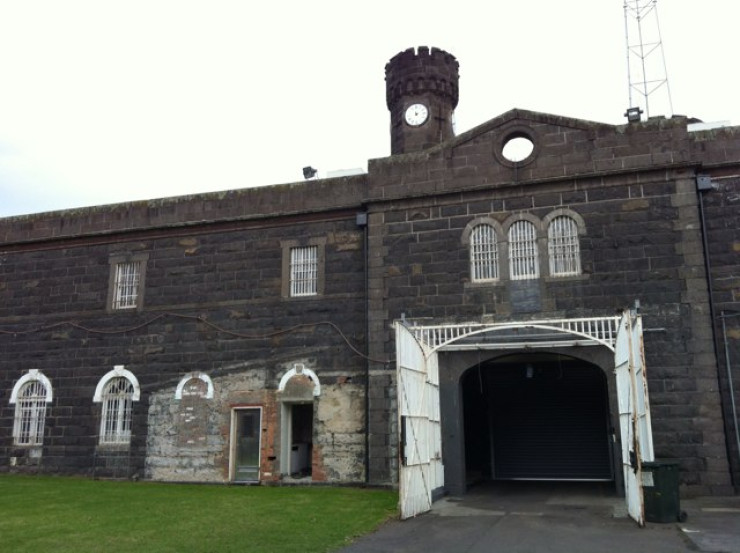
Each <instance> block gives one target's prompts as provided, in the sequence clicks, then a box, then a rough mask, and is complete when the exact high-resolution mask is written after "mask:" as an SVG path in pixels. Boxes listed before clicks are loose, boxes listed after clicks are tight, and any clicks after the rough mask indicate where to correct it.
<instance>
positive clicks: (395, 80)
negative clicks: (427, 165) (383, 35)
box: [385, 46, 459, 154]
mask: <svg viewBox="0 0 740 553" xmlns="http://www.w3.org/2000/svg"><path fill="white" fill-rule="evenodd" d="M458 67H459V65H458V63H457V60H456V59H455V57H454V56H453V55H452V54H449V53H447V52H445V51H444V50H440V49H439V48H431V49H430V48H428V47H426V46H421V47H419V48H418V49H416V50H415V49H413V48H409V49H408V50H405V51H403V52H400V53H399V54H396V55H395V56H394V57H393V58H391V60H390V61H389V62H388V63H387V64H386V66H385V82H386V104H387V106H388V109H389V110H390V112H391V153H392V154H403V153H409V152H417V151H420V150H424V149H426V148H430V147H432V146H434V145H436V144H439V143H440V142H443V141H445V140H448V139H450V138H452V137H453V136H454V130H453V126H452V118H453V113H454V110H455V108H456V107H457V101H458V81H459V73H458Z"/></svg>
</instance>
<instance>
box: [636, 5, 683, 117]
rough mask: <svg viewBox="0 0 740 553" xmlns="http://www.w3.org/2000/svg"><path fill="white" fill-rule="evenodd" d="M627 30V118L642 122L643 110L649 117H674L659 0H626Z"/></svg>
mask: <svg viewBox="0 0 740 553" xmlns="http://www.w3.org/2000/svg"><path fill="white" fill-rule="evenodd" d="M624 30H625V38H626V41H627V80H628V82H629V107H628V108H627V112H626V113H625V116H626V117H627V120H628V121H631V122H632V121H640V119H641V118H642V114H643V113H644V114H645V117H646V118H648V117H650V116H651V115H653V114H659V115H666V116H668V117H670V116H672V115H673V103H672V101H671V89H670V87H669V86H668V70H667V69H666V64H665V55H664V54H663V41H662V39H661V36H660V23H659V21H658V7H657V0H624Z"/></svg>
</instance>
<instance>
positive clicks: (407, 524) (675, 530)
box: [341, 483, 740, 553]
mask: <svg viewBox="0 0 740 553" xmlns="http://www.w3.org/2000/svg"><path fill="white" fill-rule="evenodd" d="M681 509H682V510H684V511H686V512H687V514H688V519H687V520H686V521H685V522H684V523H678V522H676V523H668V524H655V523H648V524H647V525H646V527H645V528H639V527H638V526H637V525H636V524H635V523H634V522H633V521H632V520H631V519H630V518H628V517H627V515H626V508H625V507H624V500H623V499H622V498H617V497H614V493H613V491H612V490H611V489H609V488H607V487H602V486H599V485H593V484H586V485H579V484H561V485H558V484H552V483H510V484H508V485H507V484H504V485H487V486H482V487H478V488H474V489H472V490H471V491H470V492H469V493H468V494H466V495H465V496H464V497H457V498H456V497H447V498H444V499H442V500H440V501H438V502H437V503H435V504H434V508H433V509H432V512H431V513H427V514H425V515H422V516H419V517H417V518H415V519H411V520H407V521H403V522H401V521H391V522H389V523H387V524H385V525H384V526H383V527H381V528H380V529H379V530H378V531H377V532H375V533H374V534H371V535H369V536H365V537H363V538H361V539H359V540H357V541H356V542H355V543H354V544H352V545H350V546H349V547H346V548H344V549H342V550H341V551H342V553H394V552H399V553H401V552H403V553H417V552H418V553H432V552H437V551H439V552H444V553H463V552H464V553H479V552H480V553H483V552H485V553H491V552H492V551H502V552H506V553H533V552H534V553H540V552H543V553H544V552H551V553H580V552H583V553H601V552H603V553H614V552H619V551H624V552H628V553H641V552H645V553H677V552H681V551H694V552H696V551H705V552H726V553H740V497H732V498H705V499H701V500H691V501H684V502H682V504H681Z"/></svg>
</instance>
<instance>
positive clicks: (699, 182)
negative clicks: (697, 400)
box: [696, 174, 740, 486]
mask: <svg viewBox="0 0 740 553" xmlns="http://www.w3.org/2000/svg"><path fill="white" fill-rule="evenodd" d="M716 189H717V185H716V184H715V183H713V182H712V178H711V177H710V176H709V175H703V174H698V175H696V193H697V195H698V196H699V219H700V222H701V243H702V248H703V250H704V270H705V272H706V274H707V291H708V293H709V318H710V320H711V323H712V324H711V326H712V347H713V349H714V359H715V362H716V364H717V384H720V383H721V382H722V368H721V367H720V362H719V359H720V355H719V348H718V347H717V343H718V339H719V336H717V328H716V325H715V322H714V321H715V306H714V286H713V285H712V261H711V259H710V258H709V242H708V241H707V226H706V218H705V215H704V193H705V192H709V191H711V190H716ZM722 323H723V325H724V319H722ZM730 393H732V390H730ZM719 402H720V409H721V410H722V423H723V425H724V427H725V429H727V428H729V425H728V421H727V413H726V410H725V403H726V402H725V400H724V398H723V396H722V389H721V386H720V394H719ZM733 402H734V398H733ZM736 420H737V419H736ZM733 426H734V425H733ZM725 450H726V454H727V462H728V464H729V469H730V481H731V482H732V484H733V486H736V485H737V484H738V483H737V482H735V481H734V480H735V478H734V473H733V470H732V449H731V448H730V442H729V440H727V439H726V438H725ZM739 451H740V450H739Z"/></svg>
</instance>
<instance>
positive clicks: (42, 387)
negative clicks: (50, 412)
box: [10, 371, 51, 445]
mask: <svg viewBox="0 0 740 553" xmlns="http://www.w3.org/2000/svg"><path fill="white" fill-rule="evenodd" d="M37 375H39V376H37ZM47 386H48V387H47ZM10 401H11V403H15V417H14V420H13V440H14V442H15V444H16V445H41V444H42V443H43V441H44V422H45V420H46V404H47V403H48V402H50V401H51V383H49V381H48V379H46V378H45V377H44V376H43V375H41V373H39V372H38V371H29V374H28V375H26V376H25V377H24V378H23V379H21V380H20V381H19V382H18V384H17V385H16V389H14V390H13V394H12V396H11V399H10Z"/></svg>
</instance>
